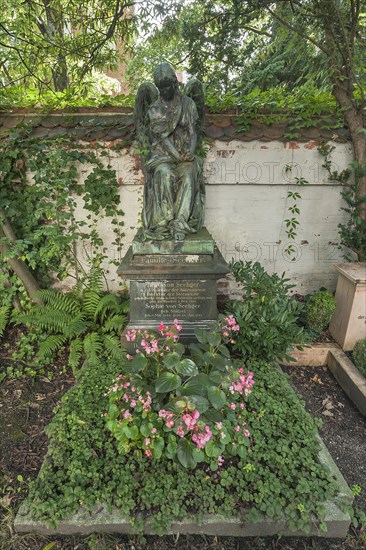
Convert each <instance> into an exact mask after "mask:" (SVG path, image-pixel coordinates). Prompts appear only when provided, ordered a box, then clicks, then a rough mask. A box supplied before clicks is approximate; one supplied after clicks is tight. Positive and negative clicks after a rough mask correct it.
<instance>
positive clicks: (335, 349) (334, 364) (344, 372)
mask: <svg viewBox="0 0 366 550" xmlns="http://www.w3.org/2000/svg"><path fill="white" fill-rule="evenodd" d="M291 355H292V356H293V357H294V358H295V359H297V361H287V362H284V363H283V364H284V365H286V366H290V367H303V366H310V367H325V366H327V367H328V369H329V370H330V372H331V373H332V374H333V376H334V378H335V379H336V380H337V382H338V384H339V385H340V386H341V388H342V389H343V390H344V391H345V393H346V394H347V395H348V397H349V398H350V399H351V401H353V403H354V404H355V405H356V407H357V408H358V410H359V411H360V412H361V414H363V415H364V416H366V378H365V377H364V376H363V375H362V374H361V373H360V371H359V370H358V369H357V368H356V367H355V365H354V364H353V363H352V361H351V360H350V359H349V357H347V355H346V354H345V353H344V351H343V350H342V349H341V348H340V347H339V346H338V345H337V344H312V345H311V346H309V347H308V348H304V349H303V350H302V351H300V350H294V351H293V352H291Z"/></svg>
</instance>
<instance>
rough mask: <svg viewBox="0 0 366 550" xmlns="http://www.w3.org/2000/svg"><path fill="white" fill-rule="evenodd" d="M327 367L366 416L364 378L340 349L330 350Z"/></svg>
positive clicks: (365, 384)
mask: <svg viewBox="0 0 366 550" xmlns="http://www.w3.org/2000/svg"><path fill="white" fill-rule="evenodd" d="M328 368H329V370H330V371H331V372H332V374H333V376H334V378H335V379H336V380H337V382H338V383H339V385H340V386H342V388H343V390H344V391H345V392H346V394H347V395H348V397H349V398H350V399H351V400H352V401H353V403H354V404H355V405H356V407H357V408H358V410H359V411H360V412H361V414H363V415H364V416H366V378H365V377H364V376H362V374H361V373H360V371H359V370H358V369H357V368H356V367H355V366H354V364H353V363H352V361H351V360H350V359H349V358H348V357H347V355H346V354H345V353H344V352H343V351H342V350H341V349H338V350H332V351H331V352H330V354H329V359H328Z"/></svg>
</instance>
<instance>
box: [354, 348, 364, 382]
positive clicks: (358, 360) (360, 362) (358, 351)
mask: <svg viewBox="0 0 366 550" xmlns="http://www.w3.org/2000/svg"><path fill="white" fill-rule="evenodd" d="M352 359H353V362H354V364H355V365H356V367H357V368H358V370H359V371H360V373H361V374H363V375H364V376H365V377H366V340H359V341H358V342H356V345H355V347H354V350H353V352H352Z"/></svg>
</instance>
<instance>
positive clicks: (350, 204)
mask: <svg viewBox="0 0 366 550" xmlns="http://www.w3.org/2000/svg"><path fill="white" fill-rule="evenodd" d="M333 150H334V146H332V145H330V144H329V143H322V144H321V145H320V146H319V147H318V151H319V153H320V154H321V155H322V156H323V157H324V163H323V167H324V168H325V169H326V170H327V172H328V176H329V179H330V180H331V181H337V182H339V183H340V184H341V185H342V190H341V195H342V198H343V200H344V203H345V206H343V207H342V210H343V211H344V212H346V213H347V215H348V221H347V222H346V223H344V224H343V223H340V224H339V225H338V227H339V235H340V237H341V242H342V245H343V246H344V247H346V250H345V251H344V252H345V258H346V260H351V261H352V259H353V258H352V257H351V255H350V254H349V252H348V251H347V249H348V250H351V251H353V252H355V253H356V254H357V256H358V261H360V262H364V261H366V223H365V220H364V219H363V218H362V213H363V212H364V210H365V201H366V196H362V195H360V193H359V187H360V184H361V178H363V177H365V175H366V169H365V168H362V166H360V164H359V163H357V162H355V161H354V162H352V164H351V167H352V170H348V169H347V170H343V171H342V172H338V171H337V170H332V163H331V159H330V155H331V153H332V151H333Z"/></svg>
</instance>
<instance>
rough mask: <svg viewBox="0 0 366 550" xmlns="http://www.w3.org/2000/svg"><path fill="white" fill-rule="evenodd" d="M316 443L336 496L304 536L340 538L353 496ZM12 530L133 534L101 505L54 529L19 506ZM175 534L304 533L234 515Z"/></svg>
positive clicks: (179, 526)
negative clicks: (345, 508) (321, 526)
mask: <svg viewBox="0 0 366 550" xmlns="http://www.w3.org/2000/svg"><path fill="white" fill-rule="evenodd" d="M319 443H320V449H319V460H320V462H321V464H324V465H325V466H327V467H328V468H329V469H330V471H331V474H332V476H333V478H334V479H335V480H336V481H337V483H338V486H339V493H338V495H337V497H336V498H335V499H334V500H333V501H327V502H325V503H324V505H325V517H324V522H325V523H326V524H327V526H328V531H327V532H326V533H325V532H323V531H321V530H320V529H319V528H318V527H317V526H316V525H315V524H312V525H311V530H310V533H308V534H306V536H313V537H314V536H315V537H324V538H344V537H346V535H347V532H348V528H349V525H350V522H351V519H350V516H349V514H348V513H346V512H343V511H342V510H341V509H340V508H339V506H338V503H339V501H340V500H343V501H346V503H348V504H349V505H352V502H353V498H354V497H353V494H352V492H351V490H350V489H349V487H348V485H347V483H346V481H345V479H344V477H343V476H342V474H341V472H340V471H339V469H338V467H337V465H336V464H335V462H334V461H333V459H332V457H331V455H330V454H329V452H328V450H327V448H326V446H325V445H324V443H323V441H322V440H321V439H320V436H319ZM14 527H15V530H16V532H18V533H29V532H32V533H38V534H42V535H76V534H82V535H87V534H91V533H95V532H97V533H120V534H125V535H132V534H136V532H137V531H136V530H135V529H134V528H133V526H132V525H131V523H130V521H129V520H128V519H127V518H126V517H124V516H123V515H122V514H121V513H120V511H119V510H118V509H116V508H114V509H112V510H108V508H107V506H105V505H104V504H100V505H99V506H96V507H95V508H94V509H93V510H92V511H88V510H86V509H85V508H80V509H79V511H78V512H77V513H76V514H74V515H72V516H71V517H69V518H68V519H66V520H64V521H62V522H61V523H60V524H59V525H58V526H57V527H56V528H52V527H48V526H47V525H45V524H43V523H41V522H38V521H35V520H33V519H32V518H31V517H30V516H29V512H28V507H27V506H26V505H25V504H23V505H22V506H21V507H20V509H19V511H18V514H17V516H16V518H15V522H14ZM177 533H181V534H182V535H185V534H195V535H216V536H231V537H258V536H260V537H267V536H268V537H269V536H273V535H282V536H286V537H298V536H304V533H302V532H301V531H292V530H290V529H289V528H288V527H287V525H286V522H285V521H274V520H268V519H261V520H260V521H258V522H256V523H249V522H246V521H244V522H243V521H242V520H241V519H240V517H238V516H234V517H231V518H225V517H222V516H218V515H217V516H207V517H205V518H203V520H202V522H201V523H200V524H198V523H196V522H195V520H194V518H187V519H186V520H185V521H182V522H178V521H176V522H174V523H173V524H172V526H171V528H170V530H169V532H168V533H167V534H177ZM145 534H147V535H149V534H153V532H152V526H151V522H149V520H147V522H146V526H145Z"/></svg>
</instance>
